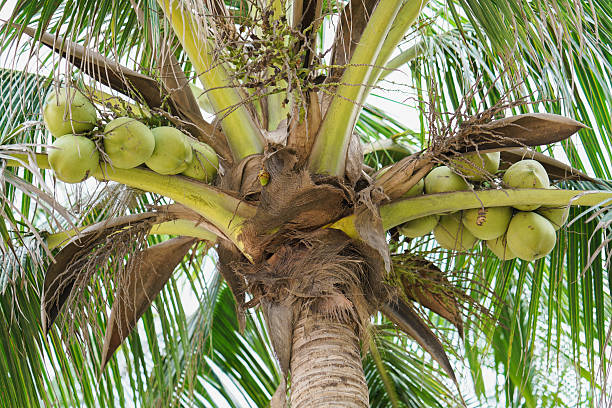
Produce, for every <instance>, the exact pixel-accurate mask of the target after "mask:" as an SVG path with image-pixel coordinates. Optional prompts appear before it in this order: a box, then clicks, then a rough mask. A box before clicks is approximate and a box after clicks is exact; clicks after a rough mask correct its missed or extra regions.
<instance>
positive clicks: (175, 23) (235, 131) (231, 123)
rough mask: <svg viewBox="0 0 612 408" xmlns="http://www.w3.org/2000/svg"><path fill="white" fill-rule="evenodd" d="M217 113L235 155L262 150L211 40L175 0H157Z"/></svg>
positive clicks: (249, 119)
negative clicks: (218, 59) (215, 54)
mask: <svg viewBox="0 0 612 408" xmlns="http://www.w3.org/2000/svg"><path fill="white" fill-rule="evenodd" d="M158 3H159V4H160V6H162V9H163V10H164V13H165V14H166V17H167V18H168V21H169V22H170V24H171V25H172V28H173V30H174V32H175V33H176V36H177V37H178V39H179V40H180V41H181V44H182V45H183V49H184V50H185V52H186V53H187V55H188V56H189V59H190V60H191V63H192V64H193V66H194V67H195V69H196V72H197V74H198V78H199V79H200V82H201V83H202V85H203V86H204V88H205V89H206V90H207V94H208V98H209V100H210V102H211V104H212V106H213V108H214V110H215V112H216V113H217V114H218V115H222V116H223V118H222V120H221V126H222V128H223V132H224V133H225V136H226V138H227V142H228V144H229V146H230V149H231V151H232V155H233V156H234V158H235V159H237V160H240V159H242V158H244V157H246V156H249V155H252V154H257V153H261V152H262V151H263V146H264V140H263V137H262V135H261V133H260V131H259V129H258V128H257V126H256V125H255V122H254V120H253V118H252V117H251V115H250V114H249V112H248V110H247V108H246V106H245V104H244V103H245V101H244V100H243V99H242V97H241V96H240V94H239V93H238V91H237V89H235V87H234V85H233V84H232V81H231V80H230V78H229V77H228V75H227V73H226V72H225V69H224V67H223V66H222V65H219V64H217V63H216V62H215V59H214V56H213V48H214V47H213V44H212V43H211V42H210V41H209V40H208V39H207V38H206V34H205V33H204V32H203V30H204V29H203V28H198V22H197V20H196V19H195V17H194V16H193V15H192V14H191V13H190V12H189V11H188V10H186V9H185V8H183V7H181V4H180V3H179V2H178V1H176V0H158Z"/></svg>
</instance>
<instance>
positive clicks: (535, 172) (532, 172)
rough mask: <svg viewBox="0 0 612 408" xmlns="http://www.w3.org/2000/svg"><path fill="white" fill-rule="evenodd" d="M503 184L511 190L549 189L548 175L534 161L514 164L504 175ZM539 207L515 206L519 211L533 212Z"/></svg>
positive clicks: (522, 161)
mask: <svg viewBox="0 0 612 408" xmlns="http://www.w3.org/2000/svg"><path fill="white" fill-rule="evenodd" d="M504 184H506V185H507V186H508V187H511V188H549V187H550V180H549V179H548V173H546V170H545V169H544V166H542V165H541V164H540V163H539V162H537V161H535V160H521V161H518V162H516V163H514V164H513V165H512V166H510V167H509V168H508V170H506V173H505V174H504ZM538 207H540V206H539V205H520V204H519V205H515V206H514V208H516V209H517V210H521V211H533V210H535V209H536V208H538Z"/></svg>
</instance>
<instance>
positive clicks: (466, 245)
mask: <svg viewBox="0 0 612 408" xmlns="http://www.w3.org/2000/svg"><path fill="white" fill-rule="evenodd" d="M433 233H434V237H435V238H436V241H438V244H440V246H441V247H442V248H445V249H449V250H455V251H467V250H469V249H471V248H472V247H473V246H474V244H475V243H476V241H477V240H478V239H477V238H476V237H475V236H474V235H473V234H472V233H471V232H470V231H468V229H467V228H465V227H464V226H463V223H462V222H461V213H454V214H449V215H443V216H442V217H440V222H438V225H436V227H435V228H434V229H433Z"/></svg>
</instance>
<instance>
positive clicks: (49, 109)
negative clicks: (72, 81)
mask: <svg viewBox="0 0 612 408" xmlns="http://www.w3.org/2000/svg"><path fill="white" fill-rule="evenodd" d="M96 120H97V114H96V108H95V107H94V106H93V104H92V103H91V102H90V101H89V100H88V99H87V97H86V96H85V95H83V94H82V93H81V92H79V91H78V90H76V89H74V88H60V89H59V90H58V91H57V92H55V91H54V92H52V93H51V94H50V95H49V97H48V98H47V100H46V101H45V105H44V106H43V121H44V122H45V126H46V127H47V129H48V130H49V132H51V134H52V135H53V136H55V137H60V136H64V135H67V134H75V133H84V132H88V131H90V130H92V129H93V128H94V126H95V124H96Z"/></svg>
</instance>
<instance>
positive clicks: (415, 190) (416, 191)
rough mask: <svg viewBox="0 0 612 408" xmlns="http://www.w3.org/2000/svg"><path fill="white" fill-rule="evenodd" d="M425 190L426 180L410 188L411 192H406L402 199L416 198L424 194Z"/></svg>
mask: <svg viewBox="0 0 612 408" xmlns="http://www.w3.org/2000/svg"><path fill="white" fill-rule="evenodd" d="M424 188H425V180H424V179H420V180H419V181H418V183H416V184H415V185H414V186H412V187H410V190H408V191H406V192H405V193H404V194H402V197H416V196H418V195H421V194H423V189H424Z"/></svg>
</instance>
